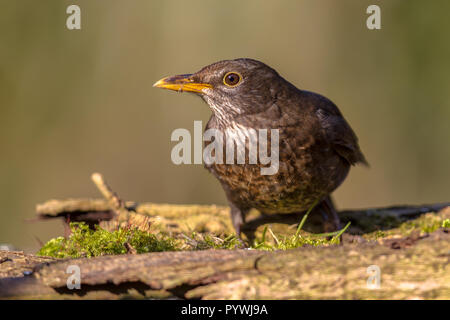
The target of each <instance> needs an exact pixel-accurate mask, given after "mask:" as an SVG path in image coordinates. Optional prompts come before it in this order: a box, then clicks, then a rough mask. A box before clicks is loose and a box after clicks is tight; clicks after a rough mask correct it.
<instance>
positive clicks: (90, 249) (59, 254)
mask: <svg viewBox="0 0 450 320" xmlns="http://www.w3.org/2000/svg"><path fill="white" fill-rule="evenodd" d="M70 229H71V231H72V233H71V235H70V237H69V238H67V239H65V238H63V237H58V238H55V239H52V240H50V241H48V242H47V243H46V244H45V245H44V246H43V247H42V248H41V249H40V250H39V252H38V253H37V255H40V256H50V257H55V258H69V257H70V258H79V257H95V256H102V255H112V254H125V253H127V248H126V244H127V243H128V244H129V245H130V246H131V247H132V248H133V249H134V250H136V253H146V252H154V251H172V250H175V249H176V247H175V243H174V241H173V240H172V239H169V238H158V237H157V236H155V235H154V234H151V233H148V232H144V231H140V230H138V229H135V228H120V229H118V230H115V231H112V232H110V231H106V230H104V229H102V228H100V227H97V229H96V230H91V229H89V227H88V226H87V225H86V224H84V223H71V224H70Z"/></svg>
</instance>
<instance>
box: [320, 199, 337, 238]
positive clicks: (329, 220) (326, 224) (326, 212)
mask: <svg viewBox="0 0 450 320" xmlns="http://www.w3.org/2000/svg"><path fill="white" fill-rule="evenodd" d="M314 211H316V212H317V213H320V215H321V216H322V221H323V229H324V232H327V233H328V232H333V231H337V230H339V229H340V228H341V222H340V220H339V216H338V214H337V211H336V209H335V207H334V205H333V202H332V201H331V198H330V197H329V196H327V197H326V198H325V199H324V200H323V201H322V202H320V203H319V204H318V205H317V206H316V207H315V208H314Z"/></svg>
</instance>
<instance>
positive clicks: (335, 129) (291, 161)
mask: <svg viewBox="0 0 450 320" xmlns="http://www.w3.org/2000/svg"><path fill="white" fill-rule="evenodd" d="M154 86H155V87H159V88H165V89H170V90H176V91H179V92H184V91H186V92H193V93H195V94H197V95H199V96H200V97H202V98H203V100H204V101H206V103H207V104H208V105H209V106H210V108H211V110H212V113H213V114H212V116H211V118H210V119H209V122H208V124H207V125H206V128H205V131H206V130H208V129H216V130H218V132H222V133H223V134H224V141H228V140H231V139H232V138H233V139H235V140H234V141H239V140H241V142H242V143H243V145H244V146H245V151H246V156H245V160H246V161H245V163H243V164H242V163H239V162H238V163H236V162H234V163H233V164H228V163H225V161H223V163H220V162H219V161H216V162H215V163H209V164H208V163H207V164H206V165H205V167H206V168H207V169H208V170H209V171H210V172H211V173H212V174H213V175H214V176H215V177H216V178H217V179H218V180H219V181H220V183H221V184H222V187H223V189H224V190H225V193H226V196H227V199H228V202H229V205H230V207H231V218H232V221H233V226H234V228H235V230H236V233H237V235H240V232H241V226H242V224H243V223H244V221H245V214H246V213H247V212H248V211H249V210H250V209H252V208H255V209H257V210H259V211H260V212H262V213H263V214H273V213H300V212H304V211H306V210H308V209H309V208H311V207H312V206H313V205H314V204H316V206H315V207H314V211H316V212H318V213H320V214H321V215H322V218H323V223H324V229H325V231H326V232H330V231H335V230H337V229H339V228H340V222H339V217H338V215H337V212H336V210H335V208H334V206H333V203H332V201H331V199H330V193H331V192H333V191H334V190H335V189H336V188H337V187H338V186H339V185H340V184H341V183H342V182H343V181H344V179H345V178H346V176H347V174H348V172H349V169H350V166H352V165H355V164H357V163H362V164H366V165H367V162H366V160H365V158H364V155H363V154H362V152H361V150H360V148H359V145H358V139H357V137H356V135H355V133H354V132H353V130H352V129H351V128H350V126H349V124H348V123H347V121H346V120H345V119H344V117H343V116H342V114H341V112H340V111H339V109H338V108H337V107H336V105H335V104H334V103H333V102H331V101H330V100H329V99H327V98H325V97H324V96H322V95H320V94H317V93H313V92H309V91H305V90H300V89H298V88H296V87H295V86H294V85H292V84H291V83H289V82H288V81H286V80H285V79H283V78H282V77H281V76H280V75H279V74H278V73H277V72H276V71H275V70H274V69H272V68H270V67H269V66H267V65H266V64H264V63H262V62H259V61H256V60H252V59H236V60H225V61H220V62H217V63H214V64H211V65H209V66H206V67H204V68H203V69H201V70H200V71H198V72H196V73H194V74H183V75H177V76H173V77H167V78H164V79H161V80H159V81H158V82H156V83H155V84H154ZM259 129H267V131H268V132H269V131H270V132H271V134H270V135H268V138H267V140H268V143H267V146H268V147H269V149H270V148H271V147H272V142H273V141H272V140H271V138H272V135H273V134H272V131H271V130H273V129H278V131H277V132H278V137H279V139H278V141H279V143H278V150H279V164H278V168H277V169H278V170H277V171H276V172H275V173H273V174H262V172H261V168H262V167H267V165H263V164H261V163H256V164H255V163H249V154H250V150H249V148H250V142H249V141H250V139H249V137H250V136H251V134H249V133H253V132H254V131H258V130H259ZM253 130H254V131H253ZM236 137H237V138H236ZM209 143H210V142H206V143H205V145H206V146H207V145H208V144H209ZM236 143H237V142H236ZM225 144H226V142H224V145H225ZM260 148H261V145H260ZM226 151H227V150H225V153H226ZM215 152H216V154H217V150H215ZM237 156H238V152H236V155H235V156H234V160H236V157H237ZM224 157H225V155H224Z"/></svg>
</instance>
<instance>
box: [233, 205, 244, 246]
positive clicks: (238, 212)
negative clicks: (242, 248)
mask: <svg viewBox="0 0 450 320" xmlns="http://www.w3.org/2000/svg"><path fill="white" fill-rule="evenodd" d="M230 214H231V221H232V222H233V227H234V230H235V231H236V236H237V237H238V238H239V239H240V238H241V227H242V225H243V224H244V222H245V212H244V211H243V210H242V209H241V208H239V207H238V206H236V205H235V204H234V203H232V202H230Z"/></svg>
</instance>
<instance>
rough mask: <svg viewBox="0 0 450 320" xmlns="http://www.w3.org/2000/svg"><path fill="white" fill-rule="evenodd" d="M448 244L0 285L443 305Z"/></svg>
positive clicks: (53, 265)
mask: <svg viewBox="0 0 450 320" xmlns="http://www.w3.org/2000/svg"><path fill="white" fill-rule="evenodd" d="M397 241H398V242H401V241H404V242H405V243H409V242H408V241H407V239H404V238H403V239H402V238H398V239H397ZM449 243H450V234H449V233H448V232H445V231H444V229H439V230H437V231H435V232H433V233H432V234H428V235H422V236H419V237H417V239H415V241H413V242H412V243H410V244H409V245H404V246H401V245H400V246H392V243H391V242H386V243H376V242H364V243H346V244H344V245H340V246H330V247H303V248H299V249H293V250H287V251H275V252H268V251H261V250H242V249H238V250H204V251H181V252H161V253H149V254H142V255H119V256H103V257H97V258H91V259H86V258H85V259H74V260H59V261H54V262H50V263H44V264H39V265H37V266H36V267H35V270H34V273H33V274H32V275H30V276H26V277H23V276H21V277H19V278H14V279H11V278H6V279H0V297H1V298H39V299H41V298H64V299H66V298H74V299H80V298H119V297H121V298H124V297H134V298H143V297H146V298H167V297H178V298H202V299H374V298H381V299H414V298H419V299H449V298H450V264H449V262H450V252H449V250H450V248H449ZM394 248H397V249H394ZM74 264H75V265H78V266H80V268H81V281H82V284H81V290H68V289H67V287H66V281H67V277H68V276H69V275H68V274H67V273H66V270H67V267H68V266H69V265H74ZM370 265H377V266H379V267H380V270H381V288H380V289H377V290H371V289H368V288H367V285H366V281H367V278H368V276H369V275H368V274H367V267H369V266H370ZM0 266H1V265H0Z"/></svg>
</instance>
